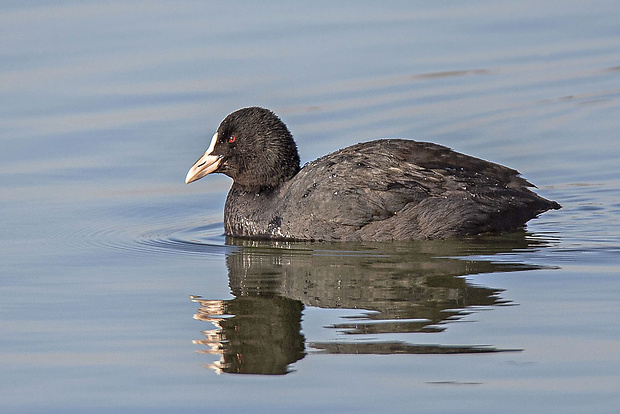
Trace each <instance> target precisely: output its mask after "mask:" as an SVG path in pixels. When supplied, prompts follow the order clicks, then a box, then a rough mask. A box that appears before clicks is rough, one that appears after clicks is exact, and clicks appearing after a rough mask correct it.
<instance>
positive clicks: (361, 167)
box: [274, 139, 560, 240]
mask: <svg viewBox="0 0 620 414" xmlns="http://www.w3.org/2000/svg"><path fill="white" fill-rule="evenodd" d="M530 186H532V185H531V184H530V183H528V182H527V181H526V180H525V179H523V178H521V177H520V176H519V173H518V172H517V171H516V170H513V169H510V168H507V167H504V166H501V165H499V164H494V163H491V162H488V161H484V160H481V159H478V158H475V157H470V156H467V155H464V154H460V153H457V152H455V151H452V150H450V149H449V148H446V147H443V146H440V145H436V144H432V143H426V142H416V141H410V140H397V139H390V140H377V141H372V142H366V143H361V144H357V145H353V146H351V147H347V148H345V149H343V150H340V151H337V152H334V153H331V154H329V155H326V156H324V157H322V158H319V159H317V160H316V161H313V162H311V163H309V164H308V165H306V166H305V167H304V168H302V169H301V171H300V172H299V173H298V174H297V175H296V176H295V177H294V178H293V179H292V180H290V181H289V182H288V183H286V184H285V185H284V186H283V187H282V188H281V190H280V193H279V195H278V196H277V197H276V200H275V201H276V206H274V207H275V208H274V211H277V212H278V219H279V222H280V223H281V225H282V231H283V234H288V235H291V236H292V238H298V239H314V240H407V239H425V238H442V237H452V236H463V235H469V234H479V233H485V232H494V231H504V230H509V229H514V228H517V227H520V226H523V225H524V224H525V223H526V222H527V221H528V220H530V219H531V218H533V217H535V216H537V215H538V214H540V213H542V212H544V211H546V210H549V209H553V208H559V207H560V206H559V204H557V203H555V202H552V201H549V200H546V199H544V198H542V197H539V196H538V195H536V194H535V193H533V192H532V191H530V190H529V188H528V187H530Z"/></svg>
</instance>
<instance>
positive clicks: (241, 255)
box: [0, 0, 620, 413]
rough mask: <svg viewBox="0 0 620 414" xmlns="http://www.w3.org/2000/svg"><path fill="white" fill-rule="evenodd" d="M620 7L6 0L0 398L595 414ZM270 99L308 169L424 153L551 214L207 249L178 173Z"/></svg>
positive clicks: (617, 191)
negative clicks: (515, 179) (455, 160)
mask: <svg viewBox="0 0 620 414" xmlns="http://www.w3.org/2000/svg"><path fill="white" fill-rule="evenodd" d="M619 13H620V5H619V3H618V1H617V0H613V1H588V2H586V1H529V0H525V1H519V2H512V3H510V4H507V3H502V4H499V3H497V2H492V1H473V2H460V1H449V2H421V1H387V2H380V3H377V2H353V1H339V2H326V1H319V2H303V3H302V2H286V3H282V2H269V3H267V2H262V3H260V5H259V3H257V2H249V1H239V2H234V3H233V2H196V1H177V2H162V1H128V0H125V1H122V2H120V1H109V2H95V1H81V2H74V1H56V2H53V4H52V2H45V1H36V0H32V1H10V0H9V1H3V2H2V3H1V4H0V39H2V40H0V50H1V54H0V111H1V113H2V117H0V211H1V213H2V221H1V226H2V228H1V230H2V231H1V232H0V260H1V263H2V266H1V268H0V390H1V391H0V411H1V412H3V413H12V412H15V413H29V412H37V413H38V412H41V413H55V412H57V413H67V412H76V413H77V412H93V413H107V412H145V413H146V412H148V413H171V412H181V411H182V410H188V409H189V410H194V411H195V410H200V411H209V412H270V413H288V412H298V413H318V412H323V413H329V412H334V413H336V412H337V413H365V412H377V411H379V412H395V413H397V412H420V413H447V412H455V413H497V412H502V413H525V412H527V413H532V412H540V413H584V412H587V413H609V412H613V411H614V410H617V407H618V405H619V404H620V392H618V390H619V389H620V352H619V350H620V323H619V319H618V315H619V311H620V300H619V299H618V292H620V271H619V269H620V172H619V169H618V165H619V162H620V161H619V160H620V136H619V135H620V134H619V131H620V59H619V57H620V25H619V24H618V16H619ZM250 105H261V106H266V107H268V108H270V109H272V110H274V111H275V112H276V113H278V114H279V115H280V116H281V117H282V118H283V120H284V121H285V122H286V123H287V124H288V126H289V128H290V129H291V131H292V132H293V134H294V135H295V138H296V140H297V143H298V146H299V150H300V153H301V157H302V161H303V162H307V161H310V160H313V159H315V158H316V157H318V156H320V155H323V154H326V153H328V152H331V151H334V150H337V149H339V148H342V147H344V146H347V145H350V144H354V143H357V142H360V141H367V140H371V139H375V138H380V137H406V138H413V139H419V140H425V141H433V142H437V143H440V144H443V145H447V146H450V147H452V148H455V149H456V150H458V151H461V152H465V153H468V154H471V155H475V156H478V157H481V158H485V159H488V160H493V161H495V162H499V163H502V164H505V165H508V166H510V167H513V168H516V169H518V170H519V171H521V172H522V173H523V175H524V176H525V177H526V178H527V179H528V180H530V181H532V182H533V183H535V184H536V185H537V186H538V190H537V191H538V192H539V193H540V194H541V195H543V196H545V197H547V198H550V199H553V200H556V201H558V202H560V203H561V204H562V205H563V208H562V209H561V210H559V211H553V212H549V213H546V214H544V215H542V216H541V217H540V218H538V219H536V220H533V221H531V222H530V224H529V226H528V228H527V230H526V231H525V232H516V233H513V234H507V235H501V236H494V237H486V238H478V239H469V240H458V241H457V240H452V241H433V242H416V243H378V244H377V243H375V244H373V243H363V244H338V243H336V244H325V243H317V244H311V243H266V242H262V243H254V242H247V241H246V242H242V241H239V240H233V239H226V238H225V237H224V236H222V233H223V224H222V210H223V206H224V201H225V197H226V193H227V191H228V188H229V186H230V183H231V182H230V179H228V178H227V177H224V176H212V177H207V178H205V179H203V180H201V181H200V182H198V183H195V184H192V185H189V186H187V185H185V184H184V183H183V180H184V177H185V174H186V172H187V170H188V169H189V167H190V166H191V164H192V163H193V162H194V161H195V160H196V159H197V158H198V156H199V155H200V154H202V153H203V152H204V150H205V149H206V147H207V145H208V142H209V139H210V137H211V135H212V134H213V132H214V131H215V129H216V128H217V126H218V124H219V122H220V121H221V119H222V118H224V116H225V115H227V114H228V113H229V112H232V111H233V110H235V109H237V108H240V107H244V106H250Z"/></svg>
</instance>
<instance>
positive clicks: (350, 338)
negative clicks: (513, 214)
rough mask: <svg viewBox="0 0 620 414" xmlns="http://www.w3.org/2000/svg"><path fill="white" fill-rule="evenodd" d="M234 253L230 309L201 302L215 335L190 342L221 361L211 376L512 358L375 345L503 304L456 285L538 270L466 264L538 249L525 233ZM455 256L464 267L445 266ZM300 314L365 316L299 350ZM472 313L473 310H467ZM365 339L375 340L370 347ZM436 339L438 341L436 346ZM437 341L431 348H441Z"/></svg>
mask: <svg viewBox="0 0 620 414" xmlns="http://www.w3.org/2000/svg"><path fill="white" fill-rule="evenodd" d="M228 243H229V244H236V245H238V246H240V249H239V250H236V251H233V252H231V253H230V254H229V255H228V256H227V258H226V262H227V266H228V278H229V282H230V288H231V292H232V294H233V295H234V296H235V298H234V299H231V300H207V299H203V298H202V297H199V296H195V297H192V300H193V301H194V302H196V303H198V304H199V305H200V307H199V309H198V312H197V313H196V315H195V316H194V318H195V319H198V320H202V321H209V322H211V323H213V324H214V325H215V327H216V329H214V330H210V331H203V334H204V335H205V339H201V340H197V341H195V343H197V344H200V345H204V346H206V347H207V348H208V349H203V350H201V351H199V352H203V353H211V354H219V355H220V361H219V362H218V363H216V364H214V365H212V367H213V368H214V369H216V370H217V371H218V372H228V373H244V374H285V373H287V372H289V371H290V365H291V364H292V363H294V362H295V361H298V360H299V359H301V358H303V357H304V356H305V355H306V349H305V347H306V345H307V347H308V350H309V352H310V353H316V352H324V353H325V352H327V353H332V354H396V353H398V354H428V353H433V354H438V353H440V354H447V353H486V352H500V351H514V350H509V349H496V348H494V347H492V346H478V345H476V344H464V345H459V346H452V345H419V344H415V343H409V342H407V341H404V340H402V341H386V340H381V337H382V336H383V335H384V334H392V335H391V337H393V334H402V336H401V337H402V338H407V339H409V338H412V336H411V335H410V334H415V333H422V332H424V333H425V336H424V342H426V341H427V339H428V336H426V335H428V333H437V334H439V333H440V332H442V331H444V330H445V329H446V327H447V326H446V324H448V323H450V322H453V321H455V320H459V319H461V318H462V317H464V316H465V315H467V314H470V313H472V312H473V311H474V310H475V309H480V308H481V307H491V306H496V305H500V304H506V303H507V302H508V301H506V300H503V299H501V298H500V296H499V295H500V293H501V290H498V289H493V288H488V287H484V286H477V285H473V284H471V283H470V282H468V280H467V279H466V278H464V277H462V276H467V275H473V274H479V273H495V272H507V271H519V270H531V269H535V268H537V267H536V266H531V265H526V264H522V263H507V262H497V261H493V262H492V261H484V260H465V259H462V257H463V256H468V255H472V254H475V255H477V256H492V255H494V254H497V253H505V252H511V251H513V250H516V249H519V250H520V249H524V248H533V247H536V245H537V244H540V242H536V241H534V240H532V239H527V238H526V237H525V236H524V234H523V233H517V234H513V235H511V236H502V237H492V238H491V239H490V240H483V239H476V240H469V241H467V242H463V241H454V240H452V241H446V240H442V241H433V242H429V241H424V242H412V243H400V244H394V243H384V244H381V243H378V244H367V243H366V244H363V245H360V244H358V245H346V246H345V245H343V244H337V245H334V244H316V243H315V244H308V243H285V244H282V243H279V244H278V243H276V242H258V241H240V240H234V239H230V240H228ZM451 257H461V258H458V259H457V258H451ZM304 306H313V307H319V308H329V309H352V310H353V309H358V310H359V309H363V310H364V311H356V312H358V314H357V315H355V316H354V317H352V318H347V319H348V322H347V321H345V322H339V323H334V324H333V325H331V326H329V327H327V328H332V329H336V330H337V331H338V332H340V333H341V334H343V335H341V336H342V338H344V339H342V340H341V339H339V340H337V341H331V342H321V343H318V342H310V343H308V344H306V343H305V338H304V336H303V334H302V333H301V320H302V311H303V309H304ZM474 308H475V309H474ZM368 338H372V339H368ZM438 339H439V340H440V338H438ZM439 340H438V341H437V342H439Z"/></svg>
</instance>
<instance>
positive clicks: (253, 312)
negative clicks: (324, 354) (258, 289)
mask: <svg viewBox="0 0 620 414" xmlns="http://www.w3.org/2000/svg"><path fill="white" fill-rule="evenodd" d="M192 300H193V301H195V302H197V303H199V304H200V306H201V307H200V308H199V309H198V313H197V314H196V315H195V318H196V319H199V320H203V321H210V322H212V323H214V324H215V325H216V326H217V329H215V330H213V331H205V332H203V334H205V336H206V339H202V340H198V341H194V343H198V344H202V345H206V346H208V347H210V348H211V349H210V350H206V351H202V352H204V353H216V354H220V355H221V360H220V361H219V362H218V363H216V364H214V365H213V366H212V368H214V369H215V370H217V371H222V372H229V373H235V374H286V373H287V372H288V366H289V365H290V364H292V363H293V362H295V361H297V360H299V359H301V358H303V357H304V355H305V353H304V336H303V335H302V334H301V332H300V331H301V311H302V309H303V305H302V304H301V302H299V301H297V300H293V299H289V298H285V297H282V296H239V297H237V298H234V299H232V300H228V301H223V300H203V299H202V298H196V297H195V298H193V299H192Z"/></svg>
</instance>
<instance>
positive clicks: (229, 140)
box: [228, 135, 236, 144]
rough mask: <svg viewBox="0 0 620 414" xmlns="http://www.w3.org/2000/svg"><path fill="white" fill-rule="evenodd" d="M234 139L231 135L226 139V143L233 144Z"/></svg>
mask: <svg viewBox="0 0 620 414" xmlns="http://www.w3.org/2000/svg"><path fill="white" fill-rule="evenodd" d="M235 140H236V138H235V136H234V135H231V136H230V138H228V143H229V144H232V143H233V142H235Z"/></svg>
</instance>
